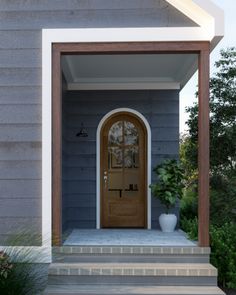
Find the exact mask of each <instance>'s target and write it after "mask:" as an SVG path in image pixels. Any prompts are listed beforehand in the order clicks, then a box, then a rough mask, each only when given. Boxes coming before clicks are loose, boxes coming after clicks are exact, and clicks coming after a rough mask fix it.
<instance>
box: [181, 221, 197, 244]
mask: <svg viewBox="0 0 236 295" xmlns="http://www.w3.org/2000/svg"><path fill="white" fill-rule="evenodd" d="M180 227H181V228H182V230H183V231H185V232H186V233H187V235H188V237H189V238H190V239H191V240H194V241H196V240H197V239H198V219H197V217H194V218H193V219H189V218H186V217H182V218H181V219H180Z"/></svg>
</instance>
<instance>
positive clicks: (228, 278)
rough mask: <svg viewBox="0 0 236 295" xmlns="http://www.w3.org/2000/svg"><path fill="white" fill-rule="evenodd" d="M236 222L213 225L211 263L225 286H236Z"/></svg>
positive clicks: (211, 230)
mask: <svg viewBox="0 0 236 295" xmlns="http://www.w3.org/2000/svg"><path fill="white" fill-rule="evenodd" d="M235 232H236V224H234V223H225V224H223V225H222V226H220V227H219V226H214V225H211V228H210V236H211V251H212V254H211V263H212V264H213V265H214V266H215V267H216V268H217V269H218V273H219V274H218V280H219V283H220V284H221V285H222V286H223V287H228V288H236V235H235Z"/></svg>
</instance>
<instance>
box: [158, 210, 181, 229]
mask: <svg viewBox="0 0 236 295" xmlns="http://www.w3.org/2000/svg"><path fill="white" fill-rule="evenodd" d="M159 223H160V227H161V230H162V231H163V232H164V233H171V232H173V231H174V230H175V227H176V224H177V217H176V215H175V214H161V215H160V217H159Z"/></svg>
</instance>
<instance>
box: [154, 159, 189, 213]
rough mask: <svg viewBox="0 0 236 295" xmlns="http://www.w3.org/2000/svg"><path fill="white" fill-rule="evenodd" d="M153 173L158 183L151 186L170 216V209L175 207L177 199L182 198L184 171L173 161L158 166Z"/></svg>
mask: <svg viewBox="0 0 236 295" xmlns="http://www.w3.org/2000/svg"><path fill="white" fill-rule="evenodd" d="M153 171H154V172H155V173H156V175H157V177H158V181H157V182H156V183H155V184H151V185H150V187H151V189H152V193H153V196H154V197H156V198H158V199H159V200H160V201H161V203H162V204H163V205H164V206H165V207H166V213H167V214H168V212H169V209H170V208H172V207H174V206H175V204H176V201H177V199H181V198H182V194H183V187H184V183H183V180H184V173H183V169H182V168H181V166H180V164H179V163H178V162H177V161H176V160H175V159H172V160H166V161H164V162H163V163H161V164H159V165H157V166H156V167H155V168H154V169H153Z"/></svg>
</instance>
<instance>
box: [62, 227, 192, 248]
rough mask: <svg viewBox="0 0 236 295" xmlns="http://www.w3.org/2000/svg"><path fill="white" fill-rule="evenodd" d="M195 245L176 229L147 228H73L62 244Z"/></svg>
mask: <svg viewBox="0 0 236 295" xmlns="http://www.w3.org/2000/svg"><path fill="white" fill-rule="evenodd" d="M86 245H89V246H197V244H196V242H193V241H191V240H188V238H187V236H186V234H185V233H184V232H183V231H181V230H177V231H174V232H173V233H163V232H161V231H159V230H147V229H74V230H73V231H72V232H71V233H70V234H69V236H68V237H67V238H66V240H65V242H64V246H86Z"/></svg>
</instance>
